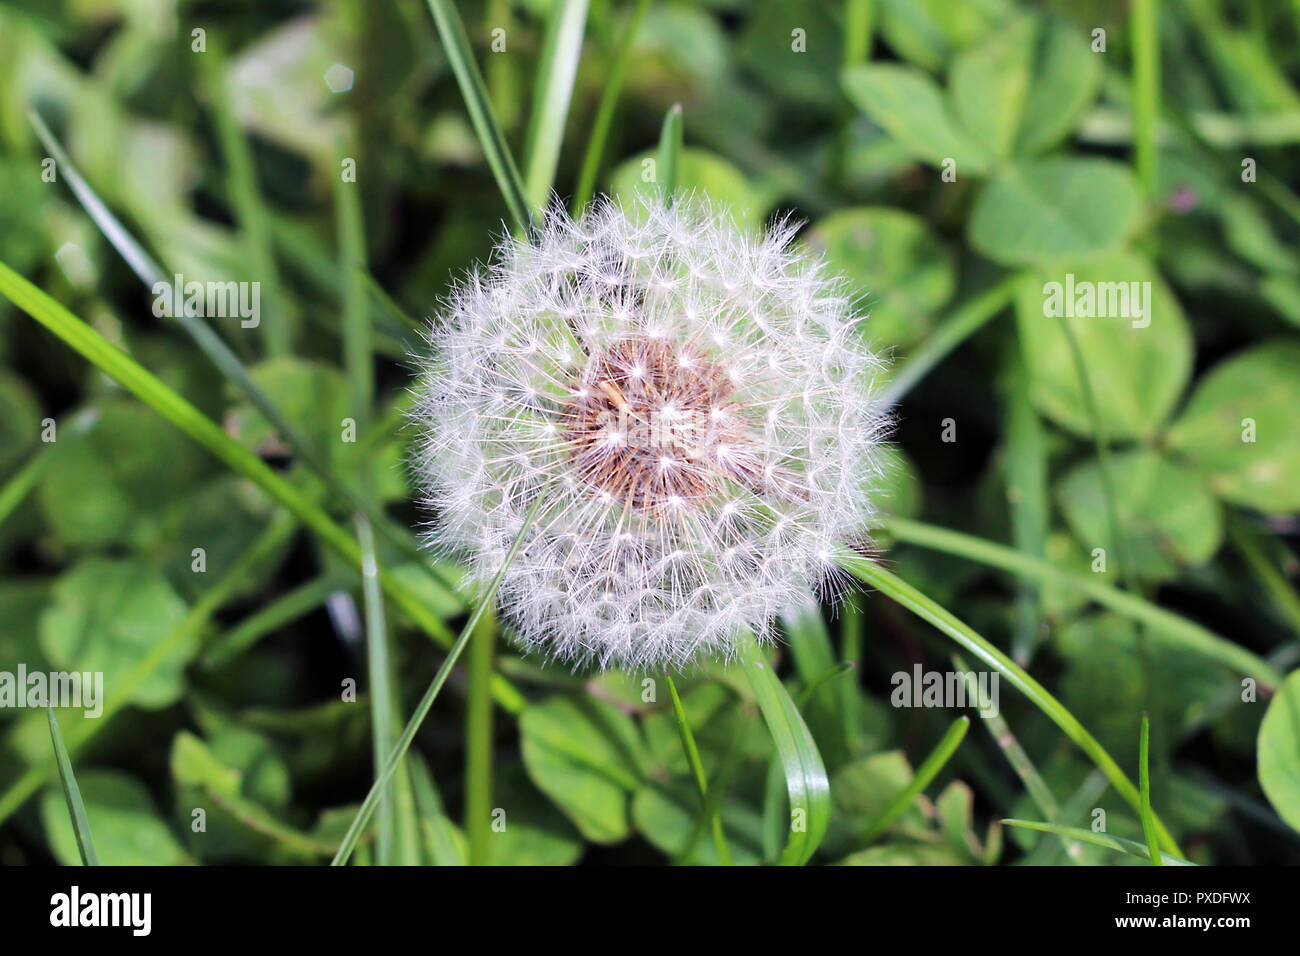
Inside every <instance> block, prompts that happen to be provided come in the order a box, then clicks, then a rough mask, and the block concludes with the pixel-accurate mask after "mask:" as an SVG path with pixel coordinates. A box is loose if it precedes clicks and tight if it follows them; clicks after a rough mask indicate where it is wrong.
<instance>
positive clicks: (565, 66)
mask: <svg viewBox="0 0 1300 956" xmlns="http://www.w3.org/2000/svg"><path fill="white" fill-rule="evenodd" d="M586 27H587V0H555V2H554V3H552V4H551V12H550V16H548V17H547V20H546V35H545V36H544V37H543V39H542V55H541V57H540V59H539V60H538V62H537V81H536V83H535V84H534V87H533V110H532V115H531V118H530V119H529V121H528V138H527V143H528V146H527V149H526V150H525V151H524V156H525V160H524V163H525V169H524V195H525V196H526V197H527V199H528V202H529V203H530V204H531V205H532V207H533V208H534V209H541V208H542V207H544V206H545V205H546V203H547V202H548V201H549V200H550V198H551V189H552V188H553V187H554V185H555V170H556V167H557V166H558V165H559V161H560V146H561V145H562V144H563V142H564V124H565V123H566V122H567V121H568V118H569V104H570V102H571V101H572V100H573V81H574V78H575V77H577V75H578V61H579V60H580V59H581V57H582V38H583V34H584V33H585V32H586Z"/></svg>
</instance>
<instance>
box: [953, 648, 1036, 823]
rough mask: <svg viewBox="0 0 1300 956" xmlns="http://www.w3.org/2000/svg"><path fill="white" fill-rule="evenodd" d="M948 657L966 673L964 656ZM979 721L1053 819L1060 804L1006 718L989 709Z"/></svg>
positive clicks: (1030, 792) (968, 670)
mask: <svg viewBox="0 0 1300 956" xmlns="http://www.w3.org/2000/svg"><path fill="white" fill-rule="evenodd" d="M952 661H953V664H954V666H955V667H956V668H957V670H959V671H962V672H965V673H970V668H969V667H967V666H966V660H965V658H963V657H962V656H961V655H960V654H954V655H953V657H952ZM983 721H984V726H985V727H987V728H988V731H989V735H990V736H991V737H992V738H993V742H994V743H996V744H997V745H998V749H999V750H1001V751H1002V754H1003V756H1005V757H1006V758H1007V763H1009V764H1010V765H1011V769H1012V770H1014V771H1015V772H1016V776H1017V777H1019V778H1020V781H1021V782H1022V783H1023V784H1024V785H1025V790H1026V791H1027V792H1028V794H1029V797H1030V799H1031V800H1033V801H1034V805H1035V806H1036V807H1038V809H1039V810H1040V811H1041V812H1042V814H1043V816H1045V817H1047V818H1048V819H1049V820H1055V819H1056V817H1057V815H1058V814H1059V813H1060V812H1061V807H1060V805H1059V804H1058V803H1057V802H1056V798H1055V797H1053V796H1052V791H1051V789H1050V788H1049V787H1048V786H1047V781H1045V780H1044V779H1043V777H1042V774H1040V773H1039V772H1038V768H1037V767H1035V766H1034V762H1033V761H1032V760H1031V759H1029V754H1028V753H1027V752H1026V751H1025V748H1024V747H1023V746H1021V744H1020V741H1019V740H1018V739H1016V735H1015V734H1013V733H1012V732H1011V728H1010V726H1008V724H1007V721H1006V718H1005V717H1003V716H1002V714H1000V713H991V714H989V715H988V716H986V717H984V718H983Z"/></svg>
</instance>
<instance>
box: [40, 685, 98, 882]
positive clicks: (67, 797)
mask: <svg viewBox="0 0 1300 956" xmlns="http://www.w3.org/2000/svg"><path fill="white" fill-rule="evenodd" d="M46 712H47V713H48V714H49V718H50V742H51V743H52V744H53V745H54V759H55V762H56V763H57V764H58V765H59V783H60V784H61V785H62V787H63V797H64V801H65V802H66V803H67V805H68V820H69V822H70V823H71V824H72V829H73V832H74V834H75V836H76V839H77V852H78V853H79V854H80V855H81V862H82V864H83V865H84V866H99V856H98V854H96V853H95V841H94V840H93V839H92V838H91V834H90V821H89V820H88V819H86V806H85V804H84V803H82V801H81V789H80V788H79V787H78V786H77V776H76V774H74V773H73V772H72V760H71V758H70V757H69V756H68V748H67V747H65V746H64V745H63V734H61V733H60V732H59V721H58V718H56V717H55V716H54V708H53V707H47V708H46Z"/></svg>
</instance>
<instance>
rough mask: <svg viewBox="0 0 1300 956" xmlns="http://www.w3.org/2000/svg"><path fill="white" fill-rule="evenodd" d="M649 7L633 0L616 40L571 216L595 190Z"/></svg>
mask: <svg viewBox="0 0 1300 956" xmlns="http://www.w3.org/2000/svg"><path fill="white" fill-rule="evenodd" d="M649 10H650V0H636V6H635V7H634V8H633V9H632V14H631V16H629V17H628V21H627V26H625V27H624V28H623V35H622V36H621V37H620V38H619V41H618V53H617V54H616V55H615V57H614V63H613V65H612V66H611V67H610V68H609V72H608V74H607V75H606V77H605V82H604V85H603V89H602V90H601V93H600V105H599V106H597V107H596V119H595V121H594V122H593V123H592V124H591V137H590V138H589V139H588V140H587V151H586V152H585V153H584V154H583V156H582V168H581V169H580V170H579V172H578V185H577V187H576V188H575V189H574V191H573V199H572V201H571V202H570V204H569V211H570V212H572V213H573V214H574V215H575V216H577V215H579V214H580V213H581V212H582V208H583V207H584V206H585V205H587V203H589V202H591V197H592V196H593V195H594V194H595V192H596V177H597V175H599V173H600V162H601V159H602V157H603V156H604V155H605V145H606V143H607V142H608V141H609V129H610V126H612V125H613V122H614V110H615V109H616V108H617V106H618V97H619V94H620V93H622V92H623V84H624V82H625V81H626V80H627V67H628V63H629V62H630V60H631V58H632V43H633V41H635V40H636V35H637V33H638V32H639V31H640V29H641V24H642V23H644V22H645V18H646V14H647V13H648V12H649Z"/></svg>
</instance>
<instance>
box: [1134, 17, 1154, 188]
mask: <svg viewBox="0 0 1300 956" xmlns="http://www.w3.org/2000/svg"><path fill="white" fill-rule="evenodd" d="M1129 30H1130V32H1131V34H1132V37H1133V152H1134V163H1135V165H1136V166H1137V175H1138V181H1139V182H1140V183H1141V184H1142V188H1143V190H1144V191H1145V192H1146V194H1147V196H1148V197H1150V198H1154V197H1155V195H1156V188H1157V181H1158V178H1159V169H1158V166H1157V161H1158V158H1159V153H1158V150H1157V143H1156V122H1157V120H1158V119H1159V116H1160V0H1132V3H1130V4H1129Z"/></svg>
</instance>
